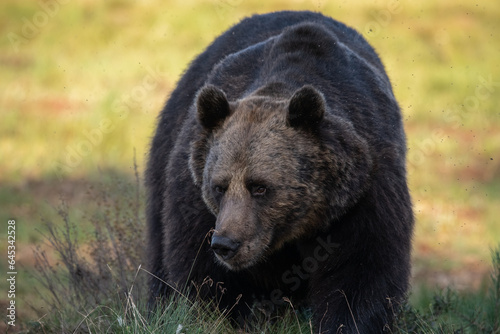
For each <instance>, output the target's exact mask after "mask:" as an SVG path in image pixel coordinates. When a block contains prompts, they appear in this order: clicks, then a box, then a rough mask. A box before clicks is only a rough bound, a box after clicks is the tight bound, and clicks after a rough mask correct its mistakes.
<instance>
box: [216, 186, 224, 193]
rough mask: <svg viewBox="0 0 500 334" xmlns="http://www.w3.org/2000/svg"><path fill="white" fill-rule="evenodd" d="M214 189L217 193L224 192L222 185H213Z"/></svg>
mask: <svg viewBox="0 0 500 334" xmlns="http://www.w3.org/2000/svg"><path fill="white" fill-rule="evenodd" d="M214 190H215V192H216V193H218V194H224V193H225V192H226V189H225V188H224V187H221V186H215V187H214Z"/></svg>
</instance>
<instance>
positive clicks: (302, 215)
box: [190, 86, 349, 270]
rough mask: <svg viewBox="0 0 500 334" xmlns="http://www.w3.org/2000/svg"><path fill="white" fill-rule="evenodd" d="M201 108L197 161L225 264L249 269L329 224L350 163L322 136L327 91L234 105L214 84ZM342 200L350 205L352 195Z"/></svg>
mask: <svg viewBox="0 0 500 334" xmlns="http://www.w3.org/2000/svg"><path fill="white" fill-rule="evenodd" d="M197 108H198V119H199V122H200V123H201V125H202V127H203V131H202V133H201V134H200V139H199V140H197V141H195V142H194V143H193V144H192V147H191V159H190V167H191V171H192V174H193V178H194V180H195V183H196V184H198V185H199V186H200V187H201V190H202V194H203V199H204V201H205V203H206V204H207V207H208V208H209V209H210V210H211V212H212V213H213V214H214V215H215V216H216V217H217V219H216V225H215V227H214V233H213V236H212V243H211V246H212V249H213V250H214V252H215V254H216V257H217V259H218V260H219V261H220V262H221V263H223V264H224V265H225V266H227V267H228V268H229V269H232V270H240V269H244V268H248V267H250V266H252V265H254V264H256V263H257V262H259V261H261V260H262V259H264V258H265V257H266V255H268V254H270V253H272V252H273V251H275V250H277V249H279V248H281V247H282V246H283V245H284V244H285V243H287V242H291V241H293V240H296V239H300V238H303V237H307V236H309V235H311V234H312V233H314V232H317V231H320V230H322V229H324V228H326V227H327V226H328V223H329V221H330V220H331V219H332V218H333V215H332V203H331V202H332V200H333V199H332V196H334V194H332V193H331V191H330V189H329V188H332V187H334V185H333V184H332V183H335V182H336V181H335V177H334V175H337V176H340V175H341V174H342V173H344V174H345V171H343V170H342V169H343V167H344V169H345V166H342V163H341V162H339V161H338V160H336V158H339V156H337V157H336V156H333V155H332V154H331V151H330V149H329V148H328V145H325V142H324V140H322V138H321V131H320V123H322V122H324V121H323V118H324V113H325V101H324V99H323V96H322V95H321V94H320V93H319V92H317V91H316V90H315V89H314V88H312V87H307V86H306V87H304V88H302V89H301V90H299V91H297V92H296V93H295V94H294V95H293V97H292V98H291V99H290V100H273V99H270V98H265V97H251V98H248V99H245V100H241V101H239V102H236V103H229V102H228V101H227V99H226V97H225V94H224V93H223V92H222V91H220V90H219V89H217V88H215V87H213V86H207V87H205V88H204V89H202V90H201V91H200V93H199V95H198V99H197ZM339 186H340V187H342V185H341V184H340V182H339ZM339 196H340V195H339V194H337V197H339ZM335 201H336V202H337V203H336V205H337V206H339V207H345V206H347V205H346V203H347V202H348V201H349V199H344V198H337V199H335ZM343 202H346V203H343ZM333 206H335V205H333Z"/></svg>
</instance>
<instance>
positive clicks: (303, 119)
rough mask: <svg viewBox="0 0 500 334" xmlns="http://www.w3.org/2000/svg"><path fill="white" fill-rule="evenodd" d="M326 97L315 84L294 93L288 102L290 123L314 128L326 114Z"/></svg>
mask: <svg viewBox="0 0 500 334" xmlns="http://www.w3.org/2000/svg"><path fill="white" fill-rule="evenodd" d="M325 105H326V102H325V98H324V97H323V94H321V93H320V92H319V91H317V90H316V88H314V87H313V86H309V85H306V86H304V87H302V88H300V89H298V90H297V91H295V93H293V96H292V98H291V99H290V102H289V104H288V124H289V125H290V126H292V127H307V128H313V127H315V126H317V125H318V124H319V123H320V121H321V120H322V119H323V116H324V114H325Z"/></svg>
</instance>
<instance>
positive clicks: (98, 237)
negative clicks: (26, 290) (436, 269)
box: [23, 183, 500, 334]
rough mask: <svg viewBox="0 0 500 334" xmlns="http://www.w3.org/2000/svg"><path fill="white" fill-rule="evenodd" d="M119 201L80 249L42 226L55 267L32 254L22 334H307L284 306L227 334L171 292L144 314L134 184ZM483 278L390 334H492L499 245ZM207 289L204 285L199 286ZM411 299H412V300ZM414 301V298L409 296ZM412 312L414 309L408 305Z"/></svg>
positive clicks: (221, 321)
mask: <svg viewBox="0 0 500 334" xmlns="http://www.w3.org/2000/svg"><path fill="white" fill-rule="evenodd" d="M121 189H122V196H121V197H118V198H112V197H109V196H108V193H107V192H103V191H99V192H98V193H97V197H98V198H100V199H101V201H100V202H101V203H103V204H102V208H103V210H101V211H100V212H99V213H98V214H96V215H95V216H93V217H92V218H91V220H92V225H93V233H92V235H91V236H89V240H87V243H86V244H85V245H82V244H81V243H79V234H80V233H78V231H77V229H76V228H75V225H74V223H73V222H72V220H71V219H70V218H69V216H68V208H67V207H64V206H62V207H61V209H60V210H59V212H58V214H59V215H60V219H59V222H58V223H54V222H47V223H46V228H45V229H44V230H45V231H46V233H47V234H46V236H45V238H46V240H47V241H48V242H49V243H50V245H51V247H52V248H53V250H54V251H55V253H57V254H58V255H59V258H60V261H61V262H62V263H61V265H60V266H58V265H54V264H52V263H51V261H50V260H49V259H48V258H47V253H46V252H45V251H40V250H39V251H37V252H36V253H35V257H36V264H35V268H36V271H37V272H36V274H35V276H36V278H37V281H38V282H39V284H40V285H41V287H42V288H41V289H40V290H39V291H38V296H39V297H40V298H41V299H42V300H43V301H44V305H45V309H41V308H40V307H35V310H36V311H37V312H38V320H37V321H31V322H29V323H26V324H24V326H23V327H24V329H25V330H26V331H27V332H29V333H52V332H63V333H76V332H78V333H79V332H85V333H87V332H89V333H92V332H95V333H104V332H106V333H108V332H111V333H157V332H162V333H214V334H215V333H234V332H241V333H243V332H244V333H255V334H257V333H297V334H299V333H300V334H303V333H312V332H313V330H314V329H313V328H312V326H311V321H310V312H309V311H308V310H307V309H305V310H296V309H295V308H294V307H293V305H292V304H291V303H289V306H288V307H287V308H286V309H285V310H281V311H282V312H281V313H274V314H272V315H269V314H265V315H264V314H263V313H260V312H259V309H258V307H257V308H254V313H255V319H254V321H253V322H251V323H249V324H246V325H245V327H244V328H243V329H235V328H234V327H233V326H232V324H231V321H230V320H229V319H228V317H227V313H226V312H225V311H221V310H219V309H218V308H217V305H215V304H213V303H208V304H207V303H204V302H202V301H201V300H199V299H196V298H194V299H192V298H187V297H185V296H187V295H188V292H187V291H185V292H179V293H178V294H176V295H174V296H172V297H171V298H170V299H168V300H166V301H163V303H162V305H161V307H159V308H157V310H156V311H155V312H152V313H151V311H150V310H149V308H148V306H147V288H146V281H147V278H149V277H150V275H151V274H150V273H149V272H148V271H147V270H145V269H143V268H142V266H141V264H140V263H141V260H142V259H143V258H144V254H143V250H144V248H143V247H137V245H138V244H143V242H144V240H142V239H141V234H138V233H137V232H138V230H140V229H142V228H143V227H144V217H142V216H141V215H140V212H141V210H140V203H141V202H142V200H141V194H140V192H139V183H137V184H136V186H135V189H134V187H131V186H130V185H125V186H124V185H123V184H121ZM491 255H492V262H491V268H490V269H491V273H490V277H489V279H488V281H485V282H484V284H483V286H482V287H481V289H479V290H478V291H476V292H466V293H464V292H458V291H457V290H454V289H451V288H448V289H444V290H441V291H439V292H436V291H430V290H428V289H427V290H425V291H420V292H419V293H418V294H416V297H418V298H420V299H421V300H420V301H419V304H420V305H425V306H424V307H420V308H419V307H416V306H414V305H412V304H410V303H407V304H406V305H404V307H403V308H402V310H395V315H396V322H395V324H394V327H393V329H392V332H393V333H400V334H405V333H493V334H496V333H500V245H499V248H497V249H496V250H493V251H492V252H491ZM207 284H209V283H207ZM413 294H414V295H415V291H414V292H413ZM414 297H415V296H414ZM413 304H415V303H413Z"/></svg>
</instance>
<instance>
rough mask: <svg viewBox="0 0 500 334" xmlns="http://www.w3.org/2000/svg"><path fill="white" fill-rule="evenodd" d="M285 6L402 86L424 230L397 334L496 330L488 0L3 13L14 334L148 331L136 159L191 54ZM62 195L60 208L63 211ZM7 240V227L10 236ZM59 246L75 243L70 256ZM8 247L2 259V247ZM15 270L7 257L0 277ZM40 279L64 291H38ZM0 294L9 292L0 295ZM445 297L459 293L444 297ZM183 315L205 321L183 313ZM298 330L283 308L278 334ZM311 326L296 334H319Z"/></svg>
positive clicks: (0, 45)
mask: <svg viewBox="0 0 500 334" xmlns="http://www.w3.org/2000/svg"><path fill="white" fill-rule="evenodd" d="M282 9H294V10H300V9H309V10H318V11H321V12H323V13H325V14H327V15H330V16H332V17H334V18H336V19H339V20H341V21H343V22H345V23H347V24H348V25H350V26H352V27H354V28H356V29H358V30H359V31H360V32H361V33H362V34H363V35H364V36H365V37H366V38H367V39H368V41H369V42H370V43H371V44H372V45H373V46H374V47H375V49H376V50H377V51H378V53H379V54H380V55H381V58H382V60H383V62H384V64H385V65H386V68H387V71H388V74H389V76H390V78H391V80H392V82H393V85H394V91H395V94H396V97H397V99H398V101H399V102H400V105H401V108H402V111H403V114H404V117H405V128H406V131H407V136H408V146H409V152H408V171H409V172H408V176H409V180H410V187H411V190H412V196H413V200H414V205H415V213H416V218H417V225H416V234H415V238H414V261H413V262H414V281H413V287H414V288H413V290H412V293H411V295H410V305H409V306H408V312H405V313H404V316H402V318H401V319H402V321H403V320H404V321H406V324H405V323H404V322H403V323H402V324H401V330H402V331H413V330H416V329H415V328H414V327H411V326H414V325H416V324H418V326H419V327H418V328H419V329H418V331H422V332H426V333H427V332H429V333H430V332H440V331H444V332H454V331H455V332H460V331H462V332H471V333H472V332H481V331H483V332H486V333H488V332H493V333H494V332H495V331H497V332H498V325H495V323H498V317H497V318H496V319H495V317H494V316H493V317H492V316H491V314H493V315H495V314H499V312H496V313H494V312H493V311H494V310H498V308H496V309H495V307H497V306H489V305H493V304H492V303H497V304H495V305H498V292H497V294H496V295H495V294H494V293H495V291H494V290H491V287H492V286H494V283H488V277H487V275H488V271H489V270H490V266H489V263H490V260H489V258H490V249H491V248H493V247H497V245H498V243H499V241H500V224H498V219H497V215H498V207H500V154H499V153H500V114H499V112H498V106H499V105H500V94H499V91H500V64H499V62H498V55H499V54H498V52H499V50H498V45H499V44H500V36H499V34H498V31H500V2H498V1H494V0H490V1H481V2H477V3H476V2H471V1H467V0H458V1H451V0H443V1H437V2H436V1H431V0H424V1H420V2H410V1H403V0H401V1H397V0H387V1H384V0H382V1H376V2H373V1H362V0H356V1H350V2H339V1H325V0H296V1H284V0H273V1H268V2H266V3H263V2H262V1H257V0H248V1H247V0H245V1H242V0H203V1H202V0H200V1H194V0H191V1H190V0H187V1H178V0H171V1H168V3H165V2H160V1H158V0H148V1H140V2H136V1H131V0H111V1H96V0H86V1H62V0H43V1H24V2H20V1H14V0H4V1H1V2H0V31H1V32H2V34H1V36H2V38H0V50H1V52H0V65H1V66H0V87H1V89H0V113H1V115H2V119H1V122H0V157H1V158H0V221H6V220H8V219H12V218H14V219H16V222H17V224H16V229H17V230H16V231H17V234H16V237H17V239H16V248H17V252H16V260H17V263H18V264H19V266H20V267H19V272H20V273H21V274H22V275H20V276H19V277H18V278H19V279H18V281H17V291H16V292H17V294H16V295H17V300H16V302H17V303H18V305H19V307H18V311H19V313H18V317H19V319H20V320H19V323H18V324H19V326H16V328H9V331H14V330H18V329H19V327H20V325H21V323H24V324H27V323H28V322H29V321H31V320H34V319H39V317H42V316H43V318H41V320H39V321H38V322H36V321H35V322H34V323H33V324H37V323H38V325H33V326H31V325H30V326H31V327H30V326H28V327H29V328H31V330H34V331H35V330H36V328H38V329H39V330H40V331H41V332H47V333H48V332H51V330H49V329H52V330H53V331H57V332H59V331H62V329H63V328H64V329H65V330H67V331H71V329H74V328H76V327H77V326H76V325H77V324H78V323H80V322H81V326H80V327H78V328H81V329H82V331H83V328H87V329H89V330H90V328H92V331H98V332H101V329H104V328H114V329H116V328H118V327H110V326H121V325H120V324H125V327H123V326H122V327H119V328H120V329H121V330H123V331H126V330H129V331H135V330H136V327H133V326H142V322H141V320H140V319H142V318H141V317H140V316H139V314H140V315H142V316H143V317H144V316H145V311H144V308H143V307H142V304H141V303H143V302H141V301H139V300H138V299H135V298H136V297H135V295H134V293H138V292H139V291H141V289H143V288H144V287H143V286H142V285H141V284H142V282H143V281H144V280H145V279H146V278H147V277H148V274H147V273H146V272H144V271H143V270H142V268H143V267H141V270H139V265H141V264H143V262H142V261H141V260H140V256H139V254H138V253H137V254H134V253H133V251H136V250H140V249H141V248H143V245H144V243H143V241H141V240H142V238H143V234H142V231H143V230H144V226H143V224H144V222H143V221H144V219H143V216H142V215H143V209H144V208H143V207H141V205H142V203H143V198H142V197H141V195H140V192H139V197H137V192H136V187H135V184H136V181H135V180H136V175H135V173H136V172H135V171H136V169H135V168H134V163H133V162H134V158H133V157H134V154H135V156H137V164H138V166H139V169H138V171H137V172H138V174H139V175H141V174H142V172H143V170H142V169H143V166H144V165H145V163H144V160H145V159H144V157H145V155H146V151H147V147H148V142H149V140H150V137H151V135H152V133H153V130H154V123H155V117H156V115H157V114H158V112H159V110H160V109H161V107H162V105H163V103H164V101H165V99H166V97H167V96H168V93H169V91H171V89H172V88H173V87H174V86H175V82H176V81H177V80H178V78H179V76H180V75H181V73H182V71H183V70H184V69H185V68H186V67H187V64H188V62H189V60H190V59H192V58H193V57H194V56H195V55H196V54H197V53H199V52H200V51H201V50H203V49H204V48H205V47H206V46H207V45H208V44H209V43H210V42H211V40H213V38H215V36H217V35H218V34H219V33H221V32H222V31H224V30H225V29H227V28H228V27H229V26H230V25H231V24H233V23H235V22H237V21H238V20H239V19H240V18H242V17H244V16H247V15H250V14H252V13H263V12H269V11H273V10H282ZM129 184H133V185H134V186H129ZM130 187H131V188H130ZM104 194H105V195H104ZM61 198H62V199H63V200H64V202H65V203H66V204H65V206H64V209H63V210H62V211H61V210H54V209H53V208H54V207H57V206H58V205H59V203H60V199H61ZM58 211H59V212H58ZM60 213H63V216H62V217H61V216H60ZM42 218H43V219H42ZM43 220H45V221H46V222H51V223H49V224H48V228H46V227H44V223H43ZM57 222H59V223H57ZM141 224H142V225H141ZM68 228H69V230H68ZM40 232H41V233H40ZM6 233H7V230H6V229H2V230H0V238H1V240H6ZM61 233H62V234H61ZM58 235H59V237H57V236H58ZM64 235H67V236H71V238H74V239H71V242H70V243H69V244H68V241H67V240H66V239H65V238H66V237H65V236H64ZM57 240H59V241H57ZM65 240H66V241H65ZM51 241H52V243H51ZM58 242H62V244H61V243H58ZM122 243H123V245H127V246H126V247H123V248H121V246H120V245H121V244H122ZM33 245H39V251H38V253H37V254H38V255H37V256H38V258H37V259H38V262H36V261H35V257H34V256H33V254H32V251H31V249H32V247H33ZM71 245H72V246H71ZM97 246H98V247H102V248H101V249H100V250H99V251H98V250H96V247H97ZM68 249H70V250H71V251H72V252H76V254H78V257H75V258H71V257H69V254H71V253H68ZM0 251H1V252H2V254H6V253H7V252H6V243H3V242H2V243H0ZM129 251H130V252H131V253H129ZM44 252H45V253H44ZM58 253H59V255H58ZM65 254H66V255H65ZM494 254H496V253H494ZM65 256H66V258H65ZM75 256H76V255H75ZM99 256H101V257H102V260H103V261H102V262H99ZM104 260H105V261H104ZM58 261H59V265H57V263H58ZM36 263H38V265H40V263H42V264H43V263H45V264H46V265H50V266H52V267H51V268H52V269H50V270H49V269H47V268H48V267H47V266H45V267H43V266H42V267H43V268H46V269H47V270H49V271H47V272H45V274H43V273H40V274H39V275H42V277H38V278H36V279H35V278H30V276H29V275H28V274H27V273H28V272H30V271H32V270H34V269H35V264H36ZM495 263H498V262H493V265H494V266H495ZM77 264H78V265H79V266H76V265H77ZM5 266H6V264H5V261H1V262H0V271H2V272H7V270H6V267H5ZM21 266H22V267H21ZM75 266H76V267H75ZM108 266H109V267H108ZM494 268H496V267H494ZM38 269H41V267H40V266H39V267H38ZM43 275H45V277H47V278H48V277H51V280H57V279H59V280H60V281H59V283H58V284H56V282H58V281H53V283H52V287H51V286H50V284H49V282H46V283H45V284H46V287H44V286H43V285H42V282H44V278H43V277H44V276H43ZM54 275H55V276H54ZM79 275H80V276H82V275H84V276H85V277H86V279H85V280H83V282H84V283H85V284H87V285H88V286H87V287H84V286H82V285H81V283H78V282H79V281H78V279H79V278H78V276H79ZM100 275H101V276H102V277H100ZM494 277H497V278H498V275H497V276H494ZM101 278H102V279H106V282H107V283H103V282H104V281H100V279H101ZM80 281H82V280H81V278H80ZM494 282H498V280H497V281H494ZM6 284H7V283H6V281H5V280H0V291H5V289H4V288H5V287H6ZM78 284H80V285H78ZM97 285H98V286H99V289H101V288H102V289H103V292H102V293H101V292H98V291H97V290H94V288H96V286H97ZM451 285H453V286H454V287H456V289H452V290H450V292H446V288H447V287H448V286H451ZM47 287H48V288H49V290H48V291H49V292H50V289H53V291H54V292H56V293H55V295H58V294H59V296H60V297H59V302H60V303H61V304H60V305H59V306H57V302H56V301H54V300H51V297H50V296H51V295H52V296H54V293H53V292H51V293H49V294H48V295H45V297H44V298H45V299H46V300H45V301H44V300H42V299H41V298H32V296H35V291H34V290H35V289H38V290H45V288H47ZM56 288H57V289H67V291H59V290H55V289H56ZM443 288H444V289H445V290H444V291H445V292H443V293H438V294H437V295H436V291H440V290H441V289H443ZM497 290H498V289H497ZM89 291H93V293H91V294H89V293H88V292H89ZM130 291H132V295H131V296H128V293H129V292H130ZM495 296H496V297H495ZM5 298H6V297H5V296H1V297H0V305H5V301H6V299H5ZM495 298H496V299H495ZM127 301H128V303H129V304H127ZM132 301H133V302H134V303H135V305H136V306H137V308H135V307H132V306H131V302H132ZM28 302H29V304H30V305H32V306H33V308H34V309H36V310H37V312H34V311H31V308H29V307H28V305H27V304H28ZM50 303H56V304H50ZM63 303H64V304H65V305H66V306H65V307H63V308H61V305H62V304H63ZM86 303H88V305H87V304H86ZM50 305H52V306H50ZM68 305H71V307H70V306H68ZM127 305H128V306H127ZM42 307H43V308H42ZM51 307H56V309H59V310H60V311H59V313H58V312H55V314H54V313H53V312H51ZM208 307H210V306H208ZM174 309H175V310H179V312H180V315H179V316H186V315H187V314H188V313H189V312H191V311H193V312H194V313H192V314H193V315H195V316H194V318H196V317H197V316H198V315H200V311H199V309H198V310H196V307H194V308H193V306H192V305H191V304H187V305H185V307H184V308H182V307H174V308H172V311H173V310H174ZM40 310H41V312H42V315H38V314H39V313H38V312H40ZM183 310H184V311H183ZM134 312H138V313H134ZM197 312H198V314H197ZM488 312H490V313H488ZM491 312H493V313H491ZM202 313H204V312H202ZM488 314H490V315H488ZM222 318H223V315H217V314H216V315H214V316H213V317H212V318H204V319H211V320H213V319H222ZM49 319H52V320H54V321H55V319H57V321H59V323H55V322H53V321H52V320H50V321H49ZM103 319H107V320H103ZM119 319H121V320H119ZM131 319H137V322H136V323H134V322H133V321H132V322H131ZM173 319H175V316H173ZM179 319H184V318H182V317H181V318H179ZM295 319H296V318H295V313H294V312H290V321H286V323H287V324H288V325H291V324H292V323H293V324H294V323H296V320H295ZM304 319H307V315H303V318H300V317H299V320H301V326H302V332H303V333H309V332H310V330H309V329H308V326H307V321H305V322H302V321H303V320H304ZM491 319H493V320H491ZM211 320H205V322H204V325H206V324H207V323H211V324H213V323H214V322H213V321H212V322H211ZM100 321H103V322H100ZM217 321H218V320H217ZM176 322H179V324H182V325H183V326H184V327H183V328H184V329H186V328H192V327H191V325H189V322H186V321H184V322H182V321H177V320H176V321H172V326H174V327H175V326H176V325H178V324H174V323H176ZM49 323H50V324H51V325H49ZM224 323H225V322H224V321H221V325H220V326H225V325H223V324H224ZM274 323H275V325H278V324H280V323H284V322H280V321H275V322H274ZM75 324H76V325H75ZM476 324H477V326H476ZM2 325H3V324H0V330H2V329H3V327H1V326H2ZM149 325H151V323H149ZM149 325H148V326H149ZM26 326H27V325H26ZM36 326H39V327H36ZM50 326H55V327H50ZM92 326H104V327H92ZM106 326H108V327H106ZM127 326H132V327H127ZM151 326H153V325H151ZM207 326H208V325H207ZM207 326H205V327H204V328H214V330H215V329H217V330H219V329H221V328H225V327H209V326H208V327H207ZM481 326H482V327H481ZM495 326H496V327H495ZM174 327H172V328H174ZM56 328H57V329H56ZM127 328H130V329H127ZM137 328H139V327H137ZM141 328H143V327H141ZM495 328H496V329H495ZM98 329H99V330H98ZM117 330H118V329H117ZM169 330H170V329H169ZM176 330H177V327H175V330H174V331H173V332H175V331H176ZM273 330H274V329H273ZM110 331H114V330H110ZM151 331H153V329H151ZM221 331H222V332H223V331H224V330H221ZM268 331H270V330H266V332H268ZM180 332H191V331H190V330H189V331H188V330H185V331H184V330H180ZM299 332H300V331H299Z"/></svg>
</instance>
